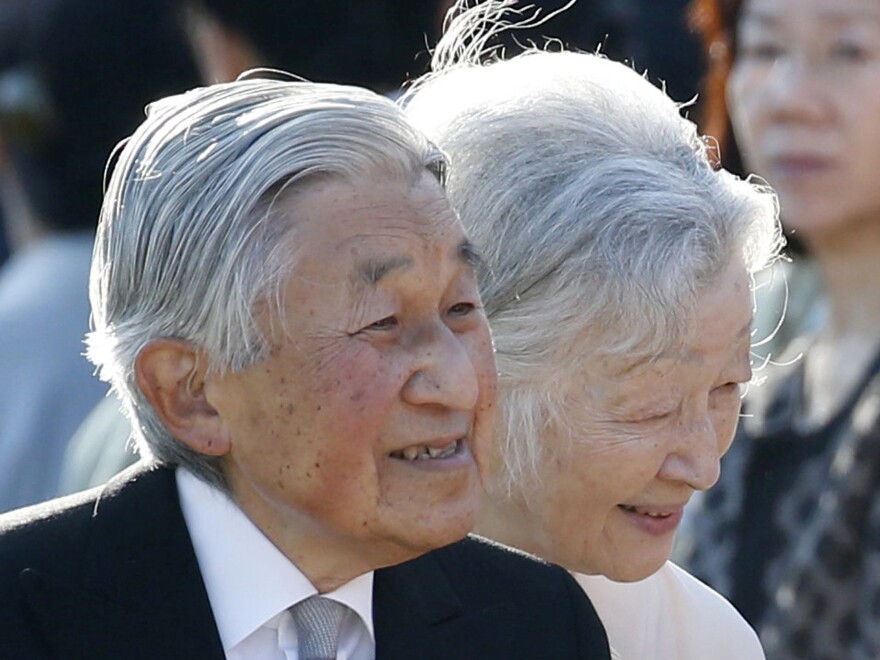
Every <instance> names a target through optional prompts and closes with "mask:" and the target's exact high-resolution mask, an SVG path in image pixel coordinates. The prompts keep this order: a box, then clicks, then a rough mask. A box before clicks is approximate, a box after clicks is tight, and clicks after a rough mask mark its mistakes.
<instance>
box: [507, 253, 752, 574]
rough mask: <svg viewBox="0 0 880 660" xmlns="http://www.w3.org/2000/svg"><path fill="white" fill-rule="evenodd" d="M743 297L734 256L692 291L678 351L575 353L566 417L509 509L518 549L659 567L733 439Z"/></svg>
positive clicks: (574, 566)
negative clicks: (575, 377) (516, 519)
mask: <svg viewBox="0 0 880 660" xmlns="http://www.w3.org/2000/svg"><path fill="white" fill-rule="evenodd" d="M751 300H752V299H751V291H750V280H749V276H748V274H747V272H746V269H745V267H744V266H743V265H742V263H741V262H736V263H733V264H731V265H730V266H728V268H727V269H726V270H725V272H724V273H723V274H722V276H721V277H720V278H719V280H718V281H717V282H716V283H715V284H713V285H711V286H710V287H707V288H706V289H705V290H704V291H703V293H702V294H701V296H700V299H699V305H700V306H699V310H700V311H699V315H698V318H697V322H696V328H695V330H696V332H695V333H694V335H693V336H692V338H691V340H690V341H689V342H688V343H687V345H685V346H684V347H683V350H679V351H675V352H672V353H669V354H664V355H662V356H661V357H660V359H658V360H656V361H655V362H653V363H651V364H650V365H642V366H641V367H638V368H636V369H632V370H628V371H625V372H623V373H622V372H621V368H620V367H621V364H622V362H621V358H616V359H609V360H605V361H596V360H590V359H587V360H585V364H584V373H585V378H584V379H583V380H582V381H581V382H578V383H576V384H574V386H573V387H570V388H569V390H568V397H567V401H566V415H567V417H568V418H569V419H568V420H566V422H565V423H560V424H558V425H557V424H552V423H551V427H550V428H549V429H548V431H547V432H546V433H545V434H544V435H543V436H542V438H541V441H542V443H543V444H544V446H545V447H546V448H548V449H549V450H550V452H549V453H550V457H548V458H547V459H546V460H545V464H544V470H543V472H542V474H541V482H540V486H538V488H537V489H536V490H535V491H534V492H532V493H531V494H530V495H529V500H528V501H529V503H528V505H525V504H523V505H522V506H523V511H521V512H520V523H521V527H520V529H519V530H518V532H519V537H520V538H521V539H522V538H528V539H530V542H531V543H532V545H531V546H530V547H525V549H526V550H529V551H531V552H534V553H536V554H538V555H539V556H541V557H544V558H545V559H548V560H550V561H553V562H555V563H558V564H561V565H562V566H565V567H566V568H568V569H569V570H573V571H576V572H581V573H590V574H603V575H606V576H608V577H610V578H612V579H616V580H620V581H632V580H639V579H642V578H645V577H647V576H648V575H650V574H652V573H653V572H655V571H656V570H657V569H659V568H660V566H662V565H663V563H664V562H665V561H666V560H667V559H668V557H669V553H670V552H671V550H672V542H673V537H674V534H675V530H676V528H677V527H678V524H679V522H680V521H681V517H682V510H683V509H684V506H685V504H687V502H688V500H689V499H690V497H691V495H692V494H693V493H694V491H695V490H703V489H706V488H709V487H710V486H711V485H712V484H714V483H715V481H716V480H717V479H718V474H719V461H720V459H721V457H722V456H723V455H724V453H725V452H726V451H727V449H728V448H729V446H730V443H731V439H732V437H733V432H734V429H735V427H736V421H737V416H738V414H739V409H740V386H741V384H743V383H746V382H748V381H749V380H750V378H751V374H752V372H751V365H750V359H749V351H750V329H749V328H750V321H751V316H752V304H751ZM568 429H571V431H569V430H568Z"/></svg>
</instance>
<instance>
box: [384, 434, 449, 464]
mask: <svg viewBox="0 0 880 660" xmlns="http://www.w3.org/2000/svg"><path fill="white" fill-rule="evenodd" d="M462 442H463V440H460V439H459V440H453V441H452V442H448V443H446V444H443V445H439V446H435V445H412V446H411V447H406V448H405V449H400V450H397V451H393V452H391V454H390V456H391V458H397V459H401V460H404V461H430V460H436V459H443V458H450V457H452V456H455V454H456V453H457V452H458V450H459V448H460V447H461V444H462Z"/></svg>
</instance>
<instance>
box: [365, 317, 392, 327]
mask: <svg viewBox="0 0 880 660" xmlns="http://www.w3.org/2000/svg"><path fill="white" fill-rule="evenodd" d="M396 327H397V317H396V316H386V317H385V318H383V319H379V320H378V321H376V322H375V323H371V324H370V325H368V326H367V327H366V328H364V330H392V329H393V328H396Z"/></svg>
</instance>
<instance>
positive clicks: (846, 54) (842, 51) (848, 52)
mask: <svg viewBox="0 0 880 660" xmlns="http://www.w3.org/2000/svg"><path fill="white" fill-rule="evenodd" d="M831 56H832V57H833V58H834V59H837V60H844V61H847V62H861V61H862V60H864V59H866V57H867V51H866V50H865V49H864V48H862V47H861V46H859V45H858V44H850V43H839V44H837V45H836V46H834V48H833V49H832V50H831Z"/></svg>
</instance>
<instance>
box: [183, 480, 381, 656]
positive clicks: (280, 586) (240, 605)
mask: <svg viewBox="0 0 880 660" xmlns="http://www.w3.org/2000/svg"><path fill="white" fill-rule="evenodd" d="M176 477H177V488H178V492H179V494H180V508H181V509H182V511H183V517H184V520H185V521H186V526H187V528H188V530H189V534H190V537H191V539H192V544H193V549H194V550H195V554H196V558H197V559H198V562H199V568H200V570H201V573H202V580H203V581H204V583H205V589H206V590H207V592H208V599H209V601H210V603H211V609H212V611H213V613H214V620H215V621H216V623H217V630H218V632H219V633H220V640H221V642H222V644H223V648H224V650H229V649H231V648H232V647H234V646H235V645H236V644H238V643H239V642H241V641H242V640H243V639H245V638H246V637H247V636H248V635H250V634H251V633H253V632H254V631H255V630H257V629H258V628H260V627H261V626H263V625H264V624H266V623H267V622H269V621H271V620H273V619H276V618H277V617H278V615H279V614H280V613H282V612H284V611H285V610H286V609H287V608H288V607H290V606H292V605H294V604H296V603H298V602H299V601H301V600H303V599H305V598H308V597H309V596H312V595H314V594H316V593H317V589H315V587H314V586H313V585H312V583H311V582H309V580H308V578H306V576H305V575H303V574H302V573H301V572H300V570H299V569H298V568H297V567H296V566H295V565H294V564H293V563H292V562H291V561H290V560H289V559H288V558H287V557H286V556H285V555H284V554H283V553H282V552H281V551H280V550H279V549H278V548H276V547H275V546H274V545H273V544H272V542H271V541H270V540H269V539H268V538H266V536H265V535H264V534H263V533H262V532H261V531H260V530H259V529H258V528H257V527H256V526H255V525H254V524H253V523H252V522H251V521H250V519H249V518H248V517H247V516H246V515H245V514H244V512H243V511H242V510H241V509H239V508H238V506H236V505H235V503H234V502H233V501H232V500H231V499H230V498H229V497H228V496H227V495H226V494H225V493H222V492H220V491H219V490H217V489H216V488H212V487H211V486H209V485H208V484H206V483H205V482H203V481H202V480H201V479H199V478H197V477H195V476H194V475H193V474H192V473H191V472H189V471H187V470H186V469H184V468H177V471H176ZM230 567H235V568H234V569H232V570H230ZM323 595H324V596H325V597H327V598H332V599H333V600H336V601H339V602H340V603H344V604H345V605H348V606H349V607H350V608H351V609H352V610H354V611H355V612H356V613H357V614H358V615H359V616H360V618H361V619H362V620H363V622H364V624H365V625H366V627H367V630H368V631H369V633H370V637H371V638H373V639H375V635H374V633H373V572H372V571H370V572H369V573H364V574H363V575H360V576H358V577H356V578H355V579H354V580H352V581H350V582H348V583H346V584H344V585H342V586H341V587H339V588H338V589H337V590H335V591H333V592H330V593H326V594H323Z"/></svg>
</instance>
